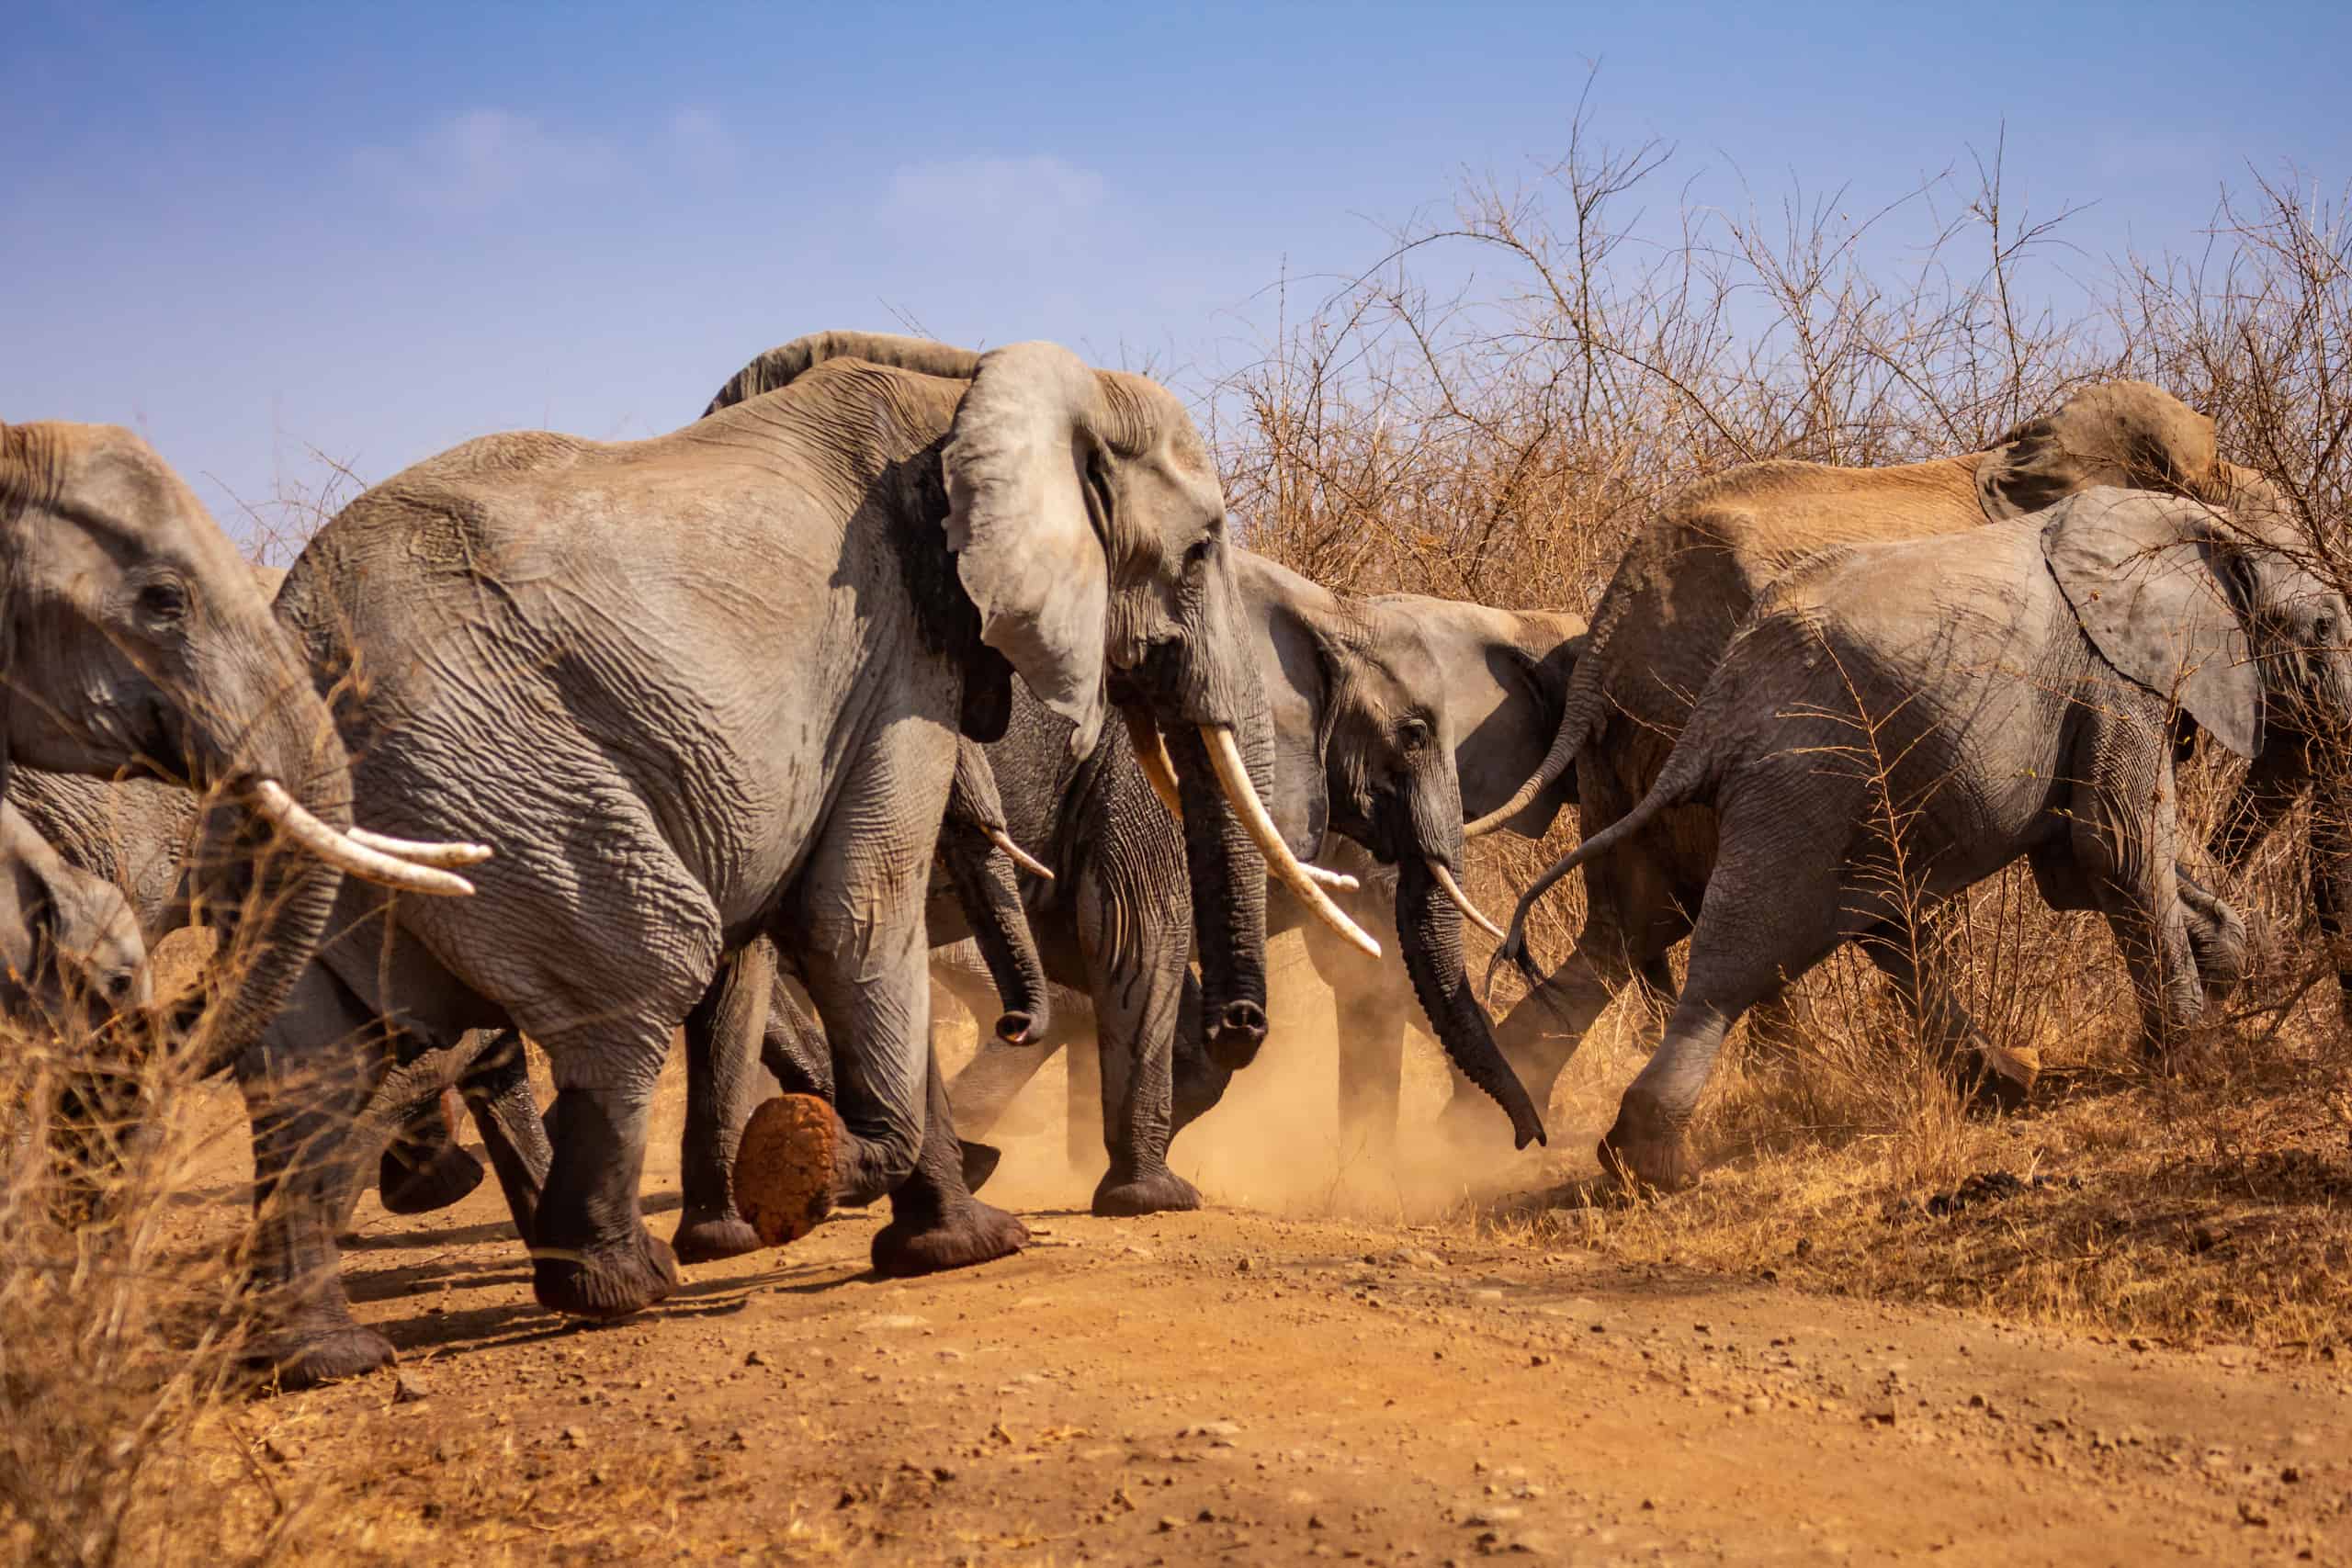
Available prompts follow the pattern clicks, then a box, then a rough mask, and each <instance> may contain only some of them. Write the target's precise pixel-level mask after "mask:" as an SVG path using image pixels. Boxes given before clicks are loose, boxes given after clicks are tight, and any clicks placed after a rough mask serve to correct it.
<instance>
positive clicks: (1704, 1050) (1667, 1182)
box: [1600, 819, 1847, 1192]
mask: <svg viewBox="0 0 2352 1568" xmlns="http://www.w3.org/2000/svg"><path fill="white" fill-rule="evenodd" d="M1731 834H1732V825H1731V823H1730V822H1729V821H1728V819H1727V820H1726V822H1725V828H1724V842H1725V844H1726V846H1727V848H1726V852H1725V855H1724V861H1723V863H1722V865H1721V866H1720V868H1719V869H1718V870H1717V872H1716V874H1715V878H1714V881H1713V884H1712V885H1711V886H1709V887H1708V889H1707V901H1706V906H1705V908H1703V909H1702V911H1701V913H1700V916H1699V925H1698V929H1697V930H1696V931H1693V932H1692V933H1691V964H1690V971H1689V974H1688V975H1687V976H1686V977H1685V978H1684V981H1683V985H1682V994H1681V996H1680V997H1679V998H1678V999H1677V1000H1676V1002H1675V1004H1674V1011H1673V1013H1672V1015H1671V1016H1669V1017H1668V1020H1667V1024H1666V1038H1665V1040H1664V1042H1663V1043H1660V1045H1659V1046H1658V1049H1657V1054H1656V1055H1653V1056H1652V1057H1651V1058H1650V1060H1649V1063H1648V1065H1647V1066H1645V1067H1643V1069H1642V1071H1641V1074H1640V1076H1638V1077H1635V1078H1634V1081H1633V1083H1632V1085H1631V1086H1630V1087H1628V1088H1627V1089H1626V1090H1625V1097H1624V1099H1623V1100H1622V1101H1621V1102H1620V1103H1619V1106H1618V1110H1617V1120H1616V1122H1615V1123H1614V1124H1613V1125H1612V1126H1611V1128H1610V1129H1609V1132H1608V1134H1606V1135H1605V1136H1604V1137H1603V1138H1602V1139H1601V1141H1600V1165H1601V1168H1602V1169H1603V1170H1604V1171H1609V1172H1611V1173H1612V1174H1615V1175H1618V1176H1620V1177H1621V1178H1623V1179H1629V1180H1630V1181H1632V1182H1634V1184H1636V1185H1639V1186H1645V1187H1653V1188H1657V1189H1658V1190H1661V1191H1668V1192H1671V1191H1676V1190H1679V1189H1681V1188H1684V1187H1688V1186H1689V1185H1690V1184H1691V1182H1692V1181H1694V1180H1696V1179H1697V1178H1698V1165H1697V1162H1696V1160H1695V1159H1694V1158H1693V1157H1692V1156H1691V1151H1690V1147H1689V1145H1688V1142H1687V1134H1688V1132H1689V1129H1690V1126H1691V1119H1692V1118H1693V1116H1695V1115H1696V1114H1697V1111H1698V1109H1699V1100H1700V1097H1701V1095H1702V1094H1703V1093H1704V1092H1705V1090H1706V1087H1707V1082H1708V1079H1709V1078H1710V1077H1712V1076H1713V1072H1714V1066H1715V1058H1716V1056H1717V1055H1718V1054H1719V1053H1720V1052H1721V1051H1722V1049H1723V1043H1724V1034H1725V1033H1726V1032H1728V1031H1729V1030H1730V1028H1731V1026H1732V1025H1733V1024H1734V1023H1735V1022H1736V1021H1738V1020H1739V1018H1740V1016H1741V1015H1742V1014H1743V1013H1745V1012H1747V1010H1748V1009H1749V1008H1752V1007H1754V1006H1755V1005H1756V1004H1757V1003H1758V1002H1760V1001H1763V1000H1765V999H1766V998H1770V997H1772V996H1775V995H1777V994H1778V993H1779V992H1780V990H1781V987H1783V986H1784V985H1786V984H1787V983H1788V982H1789V981H1790V980H1792V979H1794V978H1795V977H1796V976H1800V975H1803V974H1804V972H1805V971H1806V970H1808V969H1810V968H1812V967H1813V966H1814V964H1817V963H1819V962H1820V961H1821V959H1822V958H1823V957H1824V956H1825V955H1826V954H1827V953H1829V952H1830V950H1831V949H1833V948H1835V947H1836V946H1837V945H1838V942H1840V941H1841V940H1843V938H1844V936H1845V922H1846V919H1847V916H1846V914H1845V912H1844V905H1845V902H1846V900H1845V898H1844V896H1843V895H1844V889H1843V888H1842V887H1841V886H1839V875H1838V866H1837V864H1835V863H1833V862H1831V861H1829V860H1828V859H1826V857H1816V858H1813V859H1811V860H1810V861H1809V863H1805V864H1803V865H1791V864H1785V863H1781V861H1777V860H1776V861H1775V862H1774V863H1770V864H1767V865H1758V866H1754V867H1744V866H1740V865H1738V864H1737V863H1736V862H1735V859H1734V856H1733V855H1732V854H1731V852H1729V849H1728V846H1729V845H1730V844H1731V843H1732V842H1733V840H1732V837H1731ZM1759 836H1761V835H1759ZM1783 858H1785V857H1783Z"/></svg>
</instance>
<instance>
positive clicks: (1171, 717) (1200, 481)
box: [707, 333, 1377, 1051]
mask: <svg viewBox="0 0 2352 1568" xmlns="http://www.w3.org/2000/svg"><path fill="white" fill-rule="evenodd" d="M842 357H847V358H856V359H863V360H866V361H868V362H870V363H874V364H878V365H886V366H891V367H898V368H900V369H906V370H912V371H916V372H919V373H922V374H924V375H930V376H935V377H941V378H950V379H953V380H956V381H958V382H961V383H963V385H962V386H961V388H960V389H959V396H958V397H957V400H956V411H955V415H954V419H953V423H952V425H951V427H950V429H949V430H948V432H947V435H946V439H945V441H944V444H943V445H942V446H941V448H940V458H939V461H940V468H941V472H942V475H943V477H944V480H945V487H946V498H947V513H946V516H945V518H944V526H945V530H946V538H947V544H948V547H949V548H950V549H951V550H953V551H954V552H955V557H956V573H957V577H958V580H959V581H960V582H961V585H962V587H963V590H964V592H965V593H966V594H967V596H968V598H969V600H970V602H971V604H973V606H974V607H975V608H976V609H977V610H978V615H979V624H980V637H981V640H982V641H983V642H984V643H986V644H987V646H988V647H989V648H991V649H995V650H997V652H999V653H1001V655H1002V656H1003V657H1004V659H1005V660H1006V661H1007V662H1008V663H1009V664H1010V665H1011V667H1012V671H1014V672H1015V673H1017V674H1019V675H1020V677H1021V678H1022V680H1023V682H1025V683H1026V684H1027V685H1028V686H1029V687H1030V689H1031V690H1032V691H1033V692H1035V694H1036V696H1037V698H1038V700H1039V701H1040V702H1042V703H1044V704H1045V705H1046V707H1047V708H1049V709H1051V710H1052V711H1053V712H1054V713H1056V714H1057V715H1058V716H1061V717H1062V718H1064V719H1066V720H1068V721H1069V725H1070V727H1071V733H1070V749H1071V751H1072V753H1073V755H1076V756H1084V755H1086V754H1088V753H1090V752H1091V750H1092V749H1093V746H1094V743H1095V741H1096V740H1097V739H1098V738H1099V737H1100V735H1101V733H1102V729H1103V724H1104V722H1105V721H1106V719H1107V717H1108V716H1109V715H1110V713H1111V712H1112V711H1113V710H1114V708H1115V709H1116V710H1117V711H1118V713H1119V715H1120V717H1121V719H1122V721H1123V722H1124V723H1125V725H1126V727H1127V728H1128V729H1129V730H1130V732H1131V733H1133V734H1135V735H1136V737H1137V738H1138V740H1139V741H1140V742H1142V744H1139V747H1138V750H1140V751H1142V752H1143V753H1144V754H1145V757H1146V765H1147V767H1151V766H1153V765H1154V764H1155V763H1158V762H1159V759H1160V758H1161V757H1162V756H1163V755H1165V756H1167V757H1169V758H1170V759H1172V762H1170V764H1169V770H1172V773H1173V775H1174V777H1173V779H1172V781H1171V780H1170V779H1169V778H1168V777H1167V771H1163V772H1162V773H1161V775H1160V777H1159V780H1158V782H1159V783H1160V784H1162V785H1163V787H1166V788H1168V789H1170V791H1171V793H1173V794H1174V795H1176V797H1177V798H1178V799H1179V801H1181V804H1182V815H1183V818H1184V824H1185V851H1186V859H1187V863H1188V867H1189V870H1190V874H1191V877H1192V882H1193V920H1194V925H1195V931H1196V935H1197V936H1198V939H1199V943H1200V952H1201V966H1202V976H1203V982H1202V983H1203V990H1204V1014H1203V1016H1204V1022H1205V1027H1206V1028H1207V1030H1208V1032H1209V1034H1210V1037H1211V1039H1212V1041H1213V1042H1217V1043H1222V1044H1224V1045H1225V1046H1227V1048H1228V1049H1236V1050H1245V1051H1246V1050H1254V1049H1255V1048H1256V1044H1257V1043H1258V1042H1260V1041H1261V1040H1262V1039H1263V1038H1264V1035H1265V1029H1266V1014H1265V995H1266V989H1265V985H1266V982H1265V890H1266V873H1267V872H1268V871H1269V870H1271V871H1272V873H1273V874H1275V875H1276V876H1278V877H1281V878H1282V879H1283V881H1284V882H1285V883H1286V884H1287V885H1288V886H1292V887H1293V888H1294V889H1295V890H1297V891H1298V892H1299V894H1300V896H1301V897H1302V898H1304V899H1305V900H1306V902H1307V903H1308V905H1309V907H1310V908H1314V909H1315V911H1316V912H1317V915H1319V916H1320V917H1321V918H1322V919H1325V920H1327V921H1329V923H1331V924H1332V925H1333V926H1335V927H1336V928H1337V929H1339V930H1340V931H1342V932H1343V933H1345V934H1347V935H1348V936H1349V937H1350V939H1351V940H1352V941H1355V942H1358V943H1360V944H1362V945H1364V946H1367V947H1371V948H1373V949H1374V951H1376V950H1377V944H1375V943H1374V942H1372V939H1371V938H1370V937H1368V936H1365V935H1364V934H1363V931H1359V930H1357V929H1356V928H1355V926H1354V925H1353V924H1352V923H1351V922H1350V921H1349V920H1348V919H1347V917H1346V916H1345V915H1344V914H1342V913H1341V912H1340V910H1339V908H1337V907H1336V906H1334V905H1333V904H1332V903H1331V902H1330V900H1329V897H1327V896H1325V895H1324V893H1323V892H1322V890H1321V888H1320V887H1319V886H1317V884H1316V882H1315V880H1314V878H1313V877H1312V875H1311V874H1309V872H1308V871H1307V869H1306V867H1305V866H1304V865H1302V864H1301V863H1299V861H1298V859H1297V857H1296V856H1295V855H1294V854H1293V853H1292V852H1291V850H1290V848H1289V846H1288V845H1286V844H1285V843H1284V842H1283V838H1282V835H1281V833H1280V832H1279V831H1278V830H1277V829H1275V827H1274V825H1273V822H1272V818H1271V817H1270V816H1269V814H1268V813H1267V811H1266V808H1265V805H1264V797H1265V795H1266V794H1267V793H1268V791H1269V790H1270V789H1271V788H1272V776H1273V758H1272V722H1271V720H1270V719H1269V717H1268V716H1267V712H1266V695H1265V693H1264V691H1263V689H1262V687H1261V685H1260V682H1259V679H1258V673H1257V671H1256V669H1255V667H1254V665H1253V663H1252V661H1251V653H1250V650H1251V642H1250V637H1249V632H1248V623H1247V621H1246V620H1245V618H1244V616H1243V614H1242V610H1241V606H1240V604H1239V591H1238V588H1237V586H1236V584H1235V581H1234V572H1233V564H1232V545H1231V542H1230V540H1229V538H1228V530H1227V518H1226V512H1225V499H1224V495H1223V493H1222V491H1220V489H1219V487H1218V483H1217V477H1216V465H1215V463H1214V462H1213V461H1212V460H1211V458H1210V456H1209V452H1208V448H1207V446H1206V445H1205V444H1204V442H1203V441H1202V440H1201V437H1200V433H1199V432H1198V431H1197V430H1196V429H1194V427H1193V421H1192V418H1191V416H1190V415H1189V414H1188V413H1187V412H1185V411H1184V408H1183V406H1182V404H1181V403H1179V402H1178V401H1177V400H1176V399H1175V397H1174V396H1173V395H1171V394H1170V392H1169V391H1168V390H1167V389H1165V388H1163V387H1160V386H1159V385H1158V384H1157V383H1155V382H1153V381H1151V380H1149V379H1148V378H1144V377H1141V376H1134V375H1127V374H1125V373H1121V372H1116V371H1104V370H1096V369H1093V368H1091V367H1088V366H1087V365H1085V364H1084V363H1082V362H1081V361H1080V359H1079V358H1078V357H1077V356H1076V355H1072V354H1071V353H1069V351H1068V350H1067V349H1064V348H1061V347H1058V346H1057V345H1056V344H1047V343H1020V344H1011V345H1009V346H1007V347H1004V348H1000V349H996V350H993V351H991V352H989V353H987V354H982V355H973V354H968V353H966V352H964V351H961V350H957V349H953V348H949V347H946V346H944V345H942V344H934V343H928V342H925V341H923V340H921V339H911V338H902V337H888V336H877V335H868V334H862V333H822V334H819V335H816V336H812V337H807V338H800V339H797V340H795V341H794V342H792V343H789V344H785V345H783V346H782V347H780V348H776V349H773V350H770V351H769V352H768V353H766V354H763V355H760V356H759V358H757V359H755V360H753V361H752V363H751V364H750V365H748V366H746V367H744V368H743V369H742V370H741V371H740V372H739V373H738V374H737V375H736V376H735V377H734V378H731V379H730V380H729V382H728V383H727V385H726V386H725V387H724V388H722V389H721V390H720V391H719V393H718V397H716V398H714V399H713V400H712V402H711V405H710V410H709V411H707V412H716V411H717V410H718V409H721V408H725V407H727V406H729V404H730V403H732V402H736V401H740V400H742V399H743V398H746V397H749V396H752V395H754V394H756V393H758V392H762V391H766V390H772V389H775V388H776V387H779V386H782V385H784V384H786V382H788V381H789V380H791V379H792V378H794V377H797V376H798V375H801V374H804V373H805V372H806V371H807V370H808V369H809V367H812V366H814V365H816V364H819V363H821V362H823V361H825V360H827V359H831V358H842ZM973 706H974V705H973V703H972V701H971V699H970V697H969V696H968V695H967V713H968V712H969V711H971V710H972V708H973ZM978 706H979V707H980V709H981V710H982V711H985V710H986V709H987V707H988V706H989V705H987V704H986V703H982V704H980V705H978ZM1000 711H1001V710H1000ZM982 739H993V737H992V736H986V735H984V736H982ZM1163 741H1164V742H1165V752H1164V753H1163V750H1162V742H1163Z"/></svg>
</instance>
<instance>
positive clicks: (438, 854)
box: [344, 828, 491, 870]
mask: <svg viewBox="0 0 2352 1568" xmlns="http://www.w3.org/2000/svg"><path fill="white" fill-rule="evenodd" d="M344 837H345V838H346V839H349V840H351V841H352V842H353V843H355V844H357V845H359V846H360V847H361V848H362V849H369V850H379V851H381V852H383V853H385V854H388V855H390V856H391V857H392V858H393V859H394V860H404V861H406V862H408V863H410V864H411V865H437V866H440V867H441V868H443V869H444V870H455V869H456V868H457V867H458V866H461V865H479V864H481V863H482V862H483V861H486V860H488V859H489V858H490V856H491V848H490V846H489V845H488V844H465V843H458V842H456V841H454V840H453V841H451V842H448V843H437V844H436V843H427V842H425V841H424V840H418V839H395V838H393V837H392V836H391V835H390V834H389V833H371V832H369V831H368V829H365V828H353V829H349V830H348V831H346V832H345V834H344Z"/></svg>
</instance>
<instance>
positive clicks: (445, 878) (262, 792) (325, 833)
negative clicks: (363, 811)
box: [254, 779, 474, 897]
mask: <svg viewBox="0 0 2352 1568" xmlns="http://www.w3.org/2000/svg"><path fill="white" fill-rule="evenodd" d="M254 804H255V807H257V809H259V811H260V812H261V814H262V816H263V817H264V818H266V819H267V820H268V821H269V823H270V825H271V826H272V827H274V828H276V829H277V830H278V831H279V832H281V833H283V834H285V835H286V836H287V837H288V839H291V840H293V841H294V842H295V843H296V844H298V845H300V847H301V848H302V849H303V850H304V851H306V852H309V853H310V854H311V855H313V856H315V857H316V858H318V859H320V860H322V861H324V862H325V863H327V864H329V865H332V866H334V867H337V868H338V869H340V870H343V871H347V872H349V873H350V874H352V875H354V876H357V877H362V878H365V879H366V880H368V881H369V882H377V883H381V884H382V885H383V886H386V887H396V888H399V889H400V890H401V892H403V893H435V894H441V895H444V896H446V897H462V896H464V895H466V894H469V893H471V892H472V891H473V890H474V885H473V884H472V883H470V882H468V881H467V880H466V879H465V878H464V877H462V876H458V875H456V874H453V873H450V872H446V871H435V870H434V869H433V868H431V867H430V866H422V865H417V864H414V863H411V862H408V861H404V860H399V859H396V858H394V857H393V856H391V855H388V854H386V853H384V852H382V851H381V850H374V849H369V848H368V846H367V845H365V844H359V843H354V842H353V841H352V840H349V839H347V838H345V836H344V835H343V834H341V833H338V832H336V831H335V830H334V829H333V828H330V827H328V826H327V825H326V824H325V823H323V822H322V821H320V820H319V819H318V818H316V817H313V816H311V814H310V812H308V811H306V810H304V809H303V807H302V805H301V803H300V801H298V800H296V799H295V798H294V797H293V796H292V795H288V794H287V793H286V786H285V785H284V784H279V783H278V782H277V780H276V779H262V780H260V781H258V782H257V783H255V784H254Z"/></svg>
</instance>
